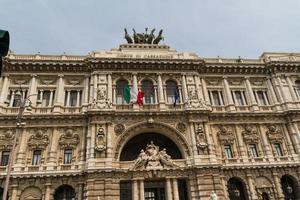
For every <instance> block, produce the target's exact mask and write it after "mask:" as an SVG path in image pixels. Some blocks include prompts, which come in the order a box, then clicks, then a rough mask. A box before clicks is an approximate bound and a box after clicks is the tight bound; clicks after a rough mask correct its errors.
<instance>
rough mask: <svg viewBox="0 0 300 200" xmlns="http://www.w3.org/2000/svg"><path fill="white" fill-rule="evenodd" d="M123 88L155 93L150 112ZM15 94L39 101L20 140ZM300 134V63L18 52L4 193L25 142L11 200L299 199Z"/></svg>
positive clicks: (6, 101)
mask: <svg viewBox="0 0 300 200" xmlns="http://www.w3.org/2000/svg"><path fill="white" fill-rule="evenodd" d="M122 81H123V83H127V84H129V86H130V87H131V88H137V89H143V90H145V91H144V92H145V97H144V104H143V105H142V106H138V105H137V104H132V103H129V104H127V103H125V102H124V101H123V99H122V89H123V88H122V86H124V85H122V84H121V82H122ZM149 84H150V85H149ZM172 84H173V85H172ZM174 91H175V93H177V92H178V93H177V94H174ZM17 92H21V93H22V94H23V96H26V97H27V98H28V99H30V101H31V102H32V109H30V110H26V111H24V117H23V121H24V122H26V125H25V126H23V127H22V128H21V129H18V131H17V129H16V119H15V118H16V114H17V113H18V109H19V108H18V102H17V100H16V99H15V94H16V93H17ZM177 95H178V96H177ZM175 98H178V99H177V100H176V103H175V100H174V99H175ZM299 126H300V54H290V53H264V54H263V55H262V56H261V57H260V58H259V59H242V58H239V59H223V58H201V57H199V56H197V55H196V54H193V53H186V52H183V53H181V52H177V51H176V50H174V49H171V48H169V47H168V46H166V45H146V44H145V45H143V44H141V45H140V44H126V45H120V47H119V48H116V49H112V50H109V51H94V52H91V53H89V54H88V55H86V56H71V55H60V56H50V55H40V54H37V55H18V54H14V53H12V52H11V53H10V54H9V55H8V56H7V57H6V58H5V59H4V64H3V71H2V77H1V79H0V150H1V160H0V164H1V166H0V175H1V181H2V182H0V184H2V187H3V186H4V182H5V175H6V166H5V165H6V158H7V157H5V155H7V154H6V153H7V152H10V151H11V148H12V143H13V140H14V137H17V149H16V151H15V152H13V153H14V154H15V156H14V158H15V159H14V161H13V173H12V179H11V184H10V188H9V197H10V199H13V200H17V199H21V200H25V199H43V200H53V199H78V200H81V199H88V200H100V199H101V200H104V199H105V200H116V199H121V200H122V199H124V200H125V199H133V200H142V199H159V200H163V199H167V200H185V199H189V200H198V199H200V200H202V199H203V200H206V199H215V198H216V196H217V197H218V199H219V200H220V199H221V200H225V199H247V200H260V199H273V200H275V199H276V200H283V199H289V198H290V199H300V196H299V181H300V165H299V161H300V160H299V155H300V154H299V153H300V132H299ZM152 140H153V141H152ZM151 141H152V142H151ZM160 141H169V142H161V143H160ZM142 143H143V144H142ZM169 143H170V144H171V143H172V145H173V146H172V148H171V146H168V145H169ZM127 144H128V145H127ZM168 147H170V148H168ZM127 149H128V151H126V150H127ZM130 149H132V151H134V152H130ZM123 151H124V152H123ZM130 156H131V157H130ZM176 156H177V157H176ZM66 191H72V192H71V193H72V194H70V195H69V196H68V194H67V193H68V192H66ZM215 194H216V195H215ZM59 195H62V196H59ZM151 195H154V196H155V197H153V198H152V196H151Z"/></svg>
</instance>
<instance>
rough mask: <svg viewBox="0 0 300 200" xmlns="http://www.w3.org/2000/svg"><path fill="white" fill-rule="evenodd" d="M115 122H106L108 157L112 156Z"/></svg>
mask: <svg viewBox="0 0 300 200" xmlns="http://www.w3.org/2000/svg"><path fill="white" fill-rule="evenodd" d="M113 132H114V130H113V124H112V123H107V124H106V138H107V151H106V152H107V157H108V158H112V149H113V145H112V138H111V137H112V134H113Z"/></svg>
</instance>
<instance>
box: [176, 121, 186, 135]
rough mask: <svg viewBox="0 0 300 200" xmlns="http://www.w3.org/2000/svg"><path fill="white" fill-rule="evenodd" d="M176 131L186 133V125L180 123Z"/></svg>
mask: <svg viewBox="0 0 300 200" xmlns="http://www.w3.org/2000/svg"><path fill="white" fill-rule="evenodd" d="M176 129H177V130H178V131H180V132H182V133H183V132H185V131H186V125H185V124H184V123H182V122H179V123H178V124H177V125H176Z"/></svg>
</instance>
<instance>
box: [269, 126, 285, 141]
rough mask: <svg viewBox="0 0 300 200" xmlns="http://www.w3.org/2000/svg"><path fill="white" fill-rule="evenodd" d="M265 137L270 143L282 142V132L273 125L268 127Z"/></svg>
mask: <svg viewBox="0 0 300 200" xmlns="http://www.w3.org/2000/svg"><path fill="white" fill-rule="evenodd" d="M267 136H268V138H269V140H270V141H271V142H272V143H273V142H282V140H283V134H282V131H281V130H280V129H279V128H278V127H276V126H275V125H269V126H268V131H267Z"/></svg>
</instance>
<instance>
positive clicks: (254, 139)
mask: <svg viewBox="0 0 300 200" xmlns="http://www.w3.org/2000/svg"><path fill="white" fill-rule="evenodd" d="M244 129H245V130H244V131H243V132H242V136H243V138H244V141H245V143H247V144H250V143H258V142H259V135H258V132H257V131H256V130H255V129H254V128H253V127H252V126H250V125H246V126H245V127H244Z"/></svg>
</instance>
